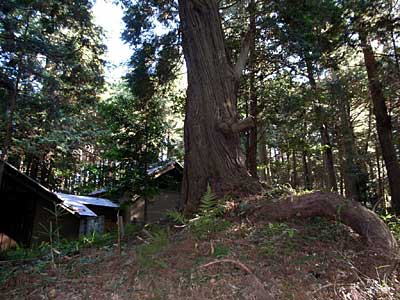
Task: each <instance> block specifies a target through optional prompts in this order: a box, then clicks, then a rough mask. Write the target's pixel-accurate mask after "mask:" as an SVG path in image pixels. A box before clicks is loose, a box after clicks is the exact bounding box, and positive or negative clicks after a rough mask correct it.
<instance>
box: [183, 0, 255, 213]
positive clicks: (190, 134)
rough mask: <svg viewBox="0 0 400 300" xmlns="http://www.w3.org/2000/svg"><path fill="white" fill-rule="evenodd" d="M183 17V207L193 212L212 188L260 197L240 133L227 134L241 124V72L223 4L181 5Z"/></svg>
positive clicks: (186, 1)
mask: <svg viewBox="0 0 400 300" xmlns="http://www.w3.org/2000/svg"><path fill="white" fill-rule="evenodd" d="M179 14H180V20H181V30H182V34H183V52H184V56H185V60H186V67H187V71H188V90H187V100H186V116H185V130H184V131H185V132H184V142H185V169H184V178H183V188H182V193H183V197H182V198H183V203H182V204H183V206H184V208H185V211H186V213H190V212H193V211H195V210H196V209H197V207H198V205H199V201H200V199H201V197H202V196H203V194H204V193H205V191H206V187H207V184H210V185H211V188H212V190H213V192H214V193H216V194H217V195H223V194H227V193H233V194H237V195H241V194H251V193H256V192H258V191H261V185H260V184H259V182H258V181H257V180H255V179H254V178H252V177H251V176H250V175H249V173H248V172H247V170H246V167H245V161H244V157H243V154H242V152H241V148H240V140H239V133H237V132H234V131H233V130H232V131H231V132H229V130H228V131H226V130H221V125H222V124H228V126H224V127H225V129H226V128H228V129H229V128H233V127H234V126H235V124H237V123H238V122H239V116H238V113H237V108H236V98H237V96H236V91H237V86H238V75H237V74H238V70H237V68H235V66H233V65H232V64H231V63H230V62H229V61H228V58H227V55H226V51H225V45H224V35H223V31H222V26H221V22H220V16H219V14H218V7H217V3H216V1H212V0H181V1H179ZM244 48H246V47H244ZM240 57H242V56H240ZM240 63H241V64H242V61H240Z"/></svg>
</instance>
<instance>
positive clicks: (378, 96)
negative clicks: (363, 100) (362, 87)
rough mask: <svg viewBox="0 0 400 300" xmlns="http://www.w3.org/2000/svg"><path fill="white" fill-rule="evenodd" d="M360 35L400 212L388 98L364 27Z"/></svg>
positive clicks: (392, 191)
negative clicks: (384, 93)
mask: <svg viewBox="0 0 400 300" xmlns="http://www.w3.org/2000/svg"><path fill="white" fill-rule="evenodd" d="M359 36H360V40H361V46H362V51H363V54H364V62H365V67H366V69H367V74H368V83H369V85H368V87H369V91H370V94H371V100H372V104H373V111H374V115H375V120H376V127H377V132H378V138H379V143H380V146H381V149H382V156H383V159H384V161H385V166H386V171H387V176H388V179H389V188H390V195H391V204H392V207H393V208H394V210H395V211H396V212H397V213H399V214H400V165H399V162H398V160H397V156H396V150H395V148H394V143H393V136H392V122H391V119H390V117H389V114H388V110H387V107H386V99H385V96H384V95H383V91H382V86H381V83H380V81H379V75H378V66H377V62H376V60H375V56H374V52H373V50H372V47H371V45H370V44H369V42H368V37H367V34H366V33H365V32H364V31H363V29H362V28H361V29H360V30H359Z"/></svg>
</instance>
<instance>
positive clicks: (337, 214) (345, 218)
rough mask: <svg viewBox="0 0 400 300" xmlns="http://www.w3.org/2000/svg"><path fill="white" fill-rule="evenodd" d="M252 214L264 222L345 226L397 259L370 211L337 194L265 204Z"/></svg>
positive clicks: (385, 230) (390, 237)
mask: <svg viewBox="0 0 400 300" xmlns="http://www.w3.org/2000/svg"><path fill="white" fill-rule="evenodd" d="M253 211H254V212H253V214H254V215H255V216H257V218H259V217H260V216H261V217H263V218H265V219H267V220H288V219H291V218H307V217H313V216H321V217H325V218H328V219H331V220H335V221H338V222H341V223H343V224H346V225H347V226H349V227H350V228H352V229H353V230H354V231H355V232H356V233H358V234H359V235H360V236H362V237H363V238H364V239H365V241H366V243H367V244H368V245H369V246H370V247H371V248H373V249H374V250H378V251H379V252H381V253H382V254H384V255H388V256H393V257H392V258H396V257H397V255H398V245H397V242H396V239H395V238H394V237H393V235H392V233H391V232H390V230H389V228H388V227H387V226H386V225H385V223H384V222H383V221H382V220H381V219H380V218H379V217H378V216H377V215H376V214H375V213H374V212H372V211H371V210H369V209H367V208H366V207H364V206H363V205H361V204H360V203H359V202H356V201H353V200H347V199H345V198H343V197H341V196H339V195H337V194H334V193H328V192H315V193H312V194H306V195H303V196H299V197H289V198H288V199H286V200H282V201H279V202H271V201H266V202H265V203H263V204H262V205H260V206H257V207H255V208H254V210H253Z"/></svg>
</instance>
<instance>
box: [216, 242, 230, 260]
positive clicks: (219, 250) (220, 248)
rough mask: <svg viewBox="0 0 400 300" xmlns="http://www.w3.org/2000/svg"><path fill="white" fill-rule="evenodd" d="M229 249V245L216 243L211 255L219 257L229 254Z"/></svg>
mask: <svg viewBox="0 0 400 300" xmlns="http://www.w3.org/2000/svg"><path fill="white" fill-rule="evenodd" d="M230 251H231V250H230V249H229V247H227V246H225V245H223V244H217V245H215V248H214V252H213V256H215V257H216V258H221V257H224V256H227V255H229V253H230Z"/></svg>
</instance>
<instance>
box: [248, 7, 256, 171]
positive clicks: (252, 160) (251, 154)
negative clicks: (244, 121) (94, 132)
mask: <svg viewBox="0 0 400 300" xmlns="http://www.w3.org/2000/svg"><path fill="white" fill-rule="evenodd" d="M249 11H250V28H249V30H250V31H251V32H252V39H251V42H250V57H249V68H250V103H249V104H250V105H249V106H250V110H249V113H250V117H251V118H253V121H254V127H253V128H251V129H250V131H249V145H248V149H247V150H248V155H247V159H248V162H247V167H248V169H249V172H250V174H251V176H253V177H254V178H258V176H257V112H258V107H257V106H258V105H257V90H256V57H257V53H256V33H257V32H256V30H257V29H256V4H255V1H254V0H252V1H251V2H250V5H249Z"/></svg>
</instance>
